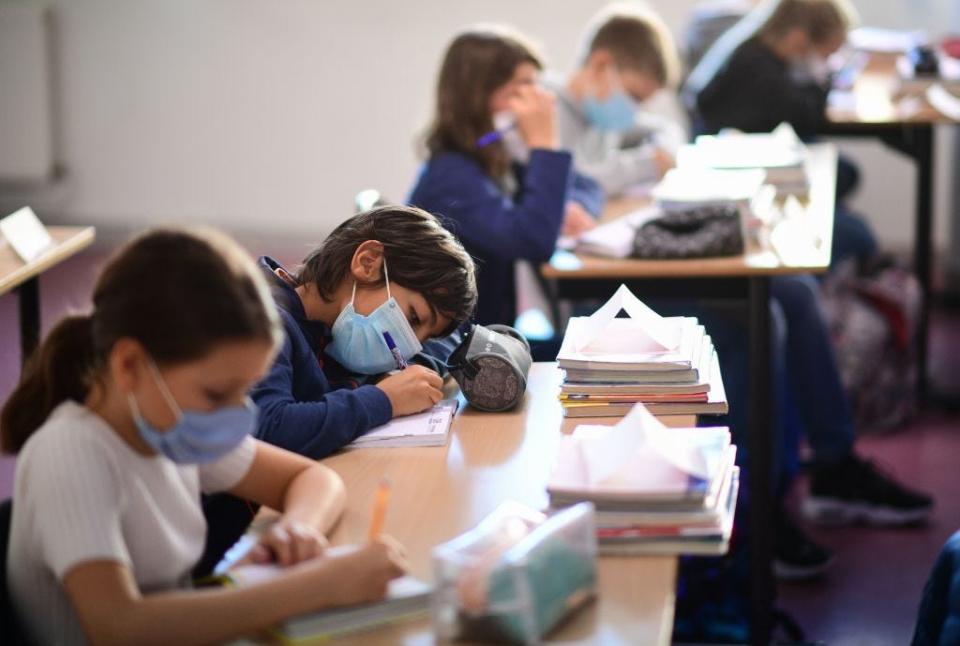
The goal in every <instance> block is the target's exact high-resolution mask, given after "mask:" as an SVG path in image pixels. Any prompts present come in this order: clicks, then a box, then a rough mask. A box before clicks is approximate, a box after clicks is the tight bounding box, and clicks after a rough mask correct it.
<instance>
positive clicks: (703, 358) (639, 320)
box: [557, 285, 728, 417]
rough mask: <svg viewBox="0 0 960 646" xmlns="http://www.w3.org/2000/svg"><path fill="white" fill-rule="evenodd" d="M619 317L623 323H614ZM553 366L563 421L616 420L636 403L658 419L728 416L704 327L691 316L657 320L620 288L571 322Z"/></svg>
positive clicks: (723, 394) (714, 358) (714, 353)
mask: <svg viewBox="0 0 960 646" xmlns="http://www.w3.org/2000/svg"><path fill="white" fill-rule="evenodd" d="M621 311H623V312H626V314H627V315H628V317H629V318H617V315H618V314H619V313H620V312H621ZM557 363H558V365H559V366H560V368H562V369H563V370H564V371H565V376H564V380H563V383H562V384H561V386H560V402H561V405H562V407H563V413H564V415H565V416H566V417H610V416H621V417H622V416H623V415H626V414H627V412H629V411H630V409H631V408H632V407H633V405H634V404H635V403H638V402H642V403H644V404H645V405H646V406H647V408H649V409H650V411H651V412H652V413H654V414H657V415H711V414H712V415H723V414H726V412H727V410H728V406H727V401H726V393H725V392H724V389H723V379H722V378H721V375H720V366H719V363H718V360H717V354H716V352H715V350H714V348H713V343H712V341H711V340H710V336H709V335H707V334H706V331H705V330H704V327H703V326H702V325H700V324H699V323H698V322H697V319H696V318H692V317H674V318H664V317H661V316H660V315H659V314H657V313H656V312H654V311H653V310H651V309H650V308H649V307H647V306H646V305H644V304H643V303H642V302H641V301H640V300H639V299H637V297H636V296H634V295H633V293H631V292H630V290H629V289H627V287H626V286H624V285H621V286H620V288H619V289H618V290H617V292H616V293H615V294H614V295H613V296H612V297H611V298H610V300H609V301H607V302H606V303H605V304H604V305H603V306H602V307H600V309H598V310H597V311H596V312H595V313H594V314H592V315H590V316H580V317H573V318H571V319H570V322H569V323H568V325H567V330H566V333H565V334H564V338H563V344H562V345H561V347H560V352H559V354H558V355H557Z"/></svg>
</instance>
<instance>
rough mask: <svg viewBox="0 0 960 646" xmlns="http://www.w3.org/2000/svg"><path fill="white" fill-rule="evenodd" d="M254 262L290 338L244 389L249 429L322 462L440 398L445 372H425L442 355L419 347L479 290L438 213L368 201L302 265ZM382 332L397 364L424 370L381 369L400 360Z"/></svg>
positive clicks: (447, 328) (457, 319)
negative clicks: (252, 413) (252, 424)
mask: <svg viewBox="0 0 960 646" xmlns="http://www.w3.org/2000/svg"><path fill="white" fill-rule="evenodd" d="M260 266H261V268H262V270H263V271H264V272H265V274H266V275H267V276H268V280H269V281H270V283H271V288H272V292H273V295H274V299H275V300H276V302H277V305H278V307H279V310H280V317H281V320H282V321H283V325H284V331H285V332H286V334H285V339H284V343H283V346H282V347H281V349H280V353H279V355H278V356H277V359H276V360H275V361H274V363H273V365H272V366H271V368H270V372H269V374H268V375H267V377H266V378H265V379H264V380H263V381H261V382H260V383H259V384H257V385H256V386H255V387H254V389H253V391H252V392H251V396H252V397H253V400H254V401H255V402H256V403H257V405H258V406H259V407H260V409H261V415H260V420H259V423H258V425H257V437H259V438H260V439H262V440H265V441H267V442H270V443H271V444H276V445H277V446H281V447H283V448H286V449H289V450H291V451H296V452H297V453H301V454H303V455H306V456H308V457H311V458H322V457H325V456H327V455H329V454H330V453H333V452H334V451H336V450H338V449H340V448H342V447H344V446H345V445H347V444H349V443H350V442H352V441H353V440H354V439H356V438H357V437H358V436H360V435H362V434H363V433H365V432H367V431H369V430H370V429H372V428H374V427H376V426H380V425H382V424H385V423H387V422H388V421H389V420H390V419H391V418H392V417H398V416H401V415H409V414H411V413H419V412H421V411H423V410H426V409H427V408H430V407H431V406H432V405H433V404H435V403H436V402H437V401H439V400H440V398H441V397H442V393H441V390H440V389H441V386H442V381H443V380H442V378H441V377H440V375H439V374H438V373H437V372H436V370H434V369H431V368H435V367H439V366H440V365H442V360H443V359H445V356H441V357H439V360H438V359H437V358H431V357H429V356H425V355H424V353H423V350H424V344H425V343H426V344H427V345H430V342H429V340H430V339H438V338H442V337H447V336H448V335H450V334H451V333H452V332H453V331H454V330H456V329H457V328H458V327H459V326H460V324H462V323H464V322H465V321H467V320H468V319H469V318H470V316H471V314H472V313H473V309H474V305H475V303H476V298H477V296H476V293H477V292H476V283H475V279H474V267H473V261H472V260H471V258H470V256H469V255H468V254H467V253H466V251H464V249H463V247H462V246H461V245H460V243H459V242H457V240H456V239H455V238H454V237H453V236H452V235H450V233H449V232H448V231H446V230H445V229H444V228H443V227H442V226H441V225H440V223H439V222H438V221H437V219H436V218H435V217H433V216H432V215H430V214H429V213H426V212H424V211H421V210H420V209H414V208H410V207H405V206H384V207H379V208H375V209H372V210H370V211H367V212H365V213H360V214H358V215H355V216H353V217H351V218H350V219H349V220H347V221H346V222H344V223H343V224H341V225H340V226H338V227H337V228H336V229H334V231H333V233H331V234H330V236H329V237H328V238H327V239H326V240H325V241H324V242H323V243H322V244H321V245H320V246H319V247H318V248H317V249H315V250H314V251H313V252H312V253H310V255H309V256H307V258H306V259H305V260H304V261H303V263H302V264H301V265H300V267H298V268H296V269H294V270H287V269H285V268H284V267H282V266H281V265H280V264H279V263H278V262H277V261H275V260H273V259H272V258H268V257H264V258H261V259H260ZM384 333H387V334H388V335H389V336H390V339H391V341H392V342H393V344H394V345H395V347H396V350H397V352H398V353H399V355H400V356H401V357H402V359H403V360H404V361H412V362H414V363H415V362H417V361H420V360H421V359H422V360H423V362H424V363H426V364H427V365H428V366H431V367H427V366H425V365H410V366H409V367H407V368H406V369H403V370H399V371H397V372H394V373H393V374H387V373H391V372H392V371H395V370H397V369H398V368H399V366H398V363H397V359H396V358H395V356H394V353H393V352H392V350H391V348H390V347H389V346H388V344H387V341H386V339H385V337H384ZM436 354H442V353H436ZM382 375H386V376H384V377H383V378H382V379H379V380H377V378H378V377H380V376H382Z"/></svg>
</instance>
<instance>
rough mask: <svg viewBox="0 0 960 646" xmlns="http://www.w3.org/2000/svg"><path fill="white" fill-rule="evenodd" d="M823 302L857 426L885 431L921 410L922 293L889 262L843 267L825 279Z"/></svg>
mask: <svg viewBox="0 0 960 646" xmlns="http://www.w3.org/2000/svg"><path fill="white" fill-rule="evenodd" d="M822 296H823V306H824V311H825V314H826V318H827V322H828V325H829V328H830V333H831V338H832V339H833V343H834V349H835V351H836V355H837V364H838V367H839V370H840V375H841V378H842V380H843V385H844V387H845V388H846V391H847V394H848V395H849V397H850V402H851V405H852V407H853V412H854V417H855V420H856V424H857V428H859V429H863V430H867V431H870V430H873V431H885V430H893V429H896V428H898V427H900V426H902V425H903V424H905V423H906V422H907V421H909V420H910V419H911V418H912V417H913V416H914V414H915V413H916V411H917V376H918V375H917V352H916V347H917V343H916V342H917V334H918V321H919V319H920V308H921V306H922V297H923V295H922V292H921V289H920V283H919V281H917V279H916V277H915V276H914V275H913V274H912V273H911V272H910V271H908V270H907V269H905V268H903V267H902V266H899V265H898V264H896V263H894V262H891V261H889V260H884V261H883V262H881V263H874V264H873V265H872V266H870V267H866V268H864V269H858V267H857V264H856V263H855V262H853V261H846V262H844V263H841V264H840V265H838V266H837V267H836V268H835V269H834V271H833V272H831V273H830V274H829V275H828V276H827V277H826V278H825V279H824V281H823V284H822Z"/></svg>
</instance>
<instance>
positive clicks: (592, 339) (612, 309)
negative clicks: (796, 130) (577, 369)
mask: <svg viewBox="0 0 960 646" xmlns="http://www.w3.org/2000/svg"><path fill="white" fill-rule="evenodd" d="M620 310H623V311H624V312H626V313H627V315H628V316H629V317H630V319H629V322H627V321H626V320H624V319H617V318H616V317H617V314H619V313H620ZM615 320H616V321H617V322H616V323H615V322H614V321H615ZM614 328H615V329H616V332H617V333H618V334H617V335H618V336H623V335H624V334H625V333H629V336H630V337H632V340H633V341H635V342H639V343H645V344H646V345H647V346H648V347H645V348H643V349H640V348H637V349H633V350H631V351H636V352H642V351H647V352H650V351H652V352H657V351H660V352H668V351H672V350H676V349H677V347H679V345H680V326H679V325H677V324H676V322H675V321H670V320H668V319H665V318H663V317H662V316H660V315H659V314H657V313H656V312H654V311H653V310H652V309H650V308H649V307H647V306H646V305H645V304H644V303H643V302H642V301H641V300H640V299H639V298H637V297H636V296H634V295H633V292H631V291H630V290H629V289H627V286H626V285H620V287H619V288H617V291H616V292H615V293H614V294H613V296H611V297H610V300H608V301H607V302H606V303H604V304H603V305H602V306H601V307H600V309H598V310H597V311H596V312H594V313H593V314H591V315H590V316H588V317H586V318H585V319H584V320H583V324H582V325H581V327H580V329H579V331H578V334H577V338H575V339H574V348H575V349H576V350H577V351H578V352H590V351H591V350H592V349H593V350H599V349H601V348H600V347H599V346H598V345H596V344H597V343H598V342H599V340H600V339H601V337H603V336H604V334H605V333H607V332H610V331H611V330H613V329H614ZM591 344H595V347H594V348H591Z"/></svg>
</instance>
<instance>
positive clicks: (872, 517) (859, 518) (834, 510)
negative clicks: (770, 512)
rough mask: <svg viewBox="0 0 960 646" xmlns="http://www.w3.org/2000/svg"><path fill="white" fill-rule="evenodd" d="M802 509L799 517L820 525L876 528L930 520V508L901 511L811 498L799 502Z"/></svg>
mask: <svg viewBox="0 0 960 646" xmlns="http://www.w3.org/2000/svg"><path fill="white" fill-rule="evenodd" d="M802 510H803V515H804V516H805V517H806V518H807V519H808V520H810V521H813V522H815V523H817V524H820V525H853V524H856V523H865V524H867V525H877V526H880V527H893V526H899V525H918V524H921V523H925V522H926V521H927V520H928V519H929V518H930V512H931V511H932V507H922V508H920V509H908V510H905V509H894V508H892V507H883V506H880V505H871V504H868V503H853V502H843V501H840V500H836V499H833V498H817V497H813V496H811V497H808V498H806V499H805V500H804V501H803V504H802Z"/></svg>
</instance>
